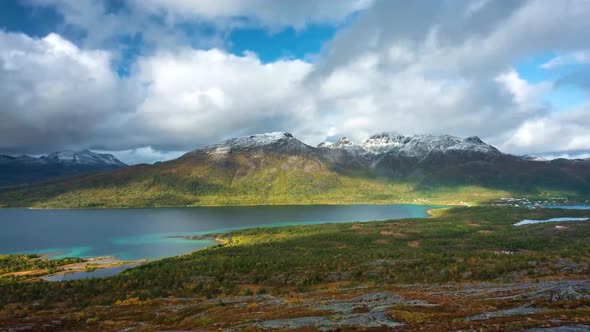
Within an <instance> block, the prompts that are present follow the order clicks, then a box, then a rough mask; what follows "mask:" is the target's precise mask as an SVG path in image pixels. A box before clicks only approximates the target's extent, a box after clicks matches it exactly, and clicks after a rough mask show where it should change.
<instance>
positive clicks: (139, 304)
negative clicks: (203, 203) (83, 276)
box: [0, 206, 590, 330]
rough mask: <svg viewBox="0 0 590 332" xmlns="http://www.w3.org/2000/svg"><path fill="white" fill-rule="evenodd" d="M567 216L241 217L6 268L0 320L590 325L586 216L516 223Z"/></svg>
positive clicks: (81, 324) (476, 211)
mask: <svg viewBox="0 0 590 332" xmlns="http://www.w3.org/2000/svg"><path fill="white" fill-rule="evenodd" d="M563 216H568V217H589V216H590V212H588V211H587V210H586V211H584V210H576V211H574V210H560V209H534V210H531V209H526V208H514V207H483V206H482V207H471V208H468V207H461V208H451V209H444V210H436V211H435V215H434V216H433V217H432V218H426V219H403V220H392V221H384V222H367V223H358V222H357V223H346V224H323V225H312V226H290V227H281V228H257V229H249V230H240V231H235V232H232V233H231V237H232V243H231V244H229V243H225V244H219V245H217V246H215V247H211V248H207V249H204V250H199V251H196V252H193V253H190V254H186V255H182V256H178V257H171V258H166V259H161V260H157V261H153V262H150V263H147V264H144V265H142V266H140V267H137V268H133V269H130V270H127V271H125V272H123V273H121V274H119V275H117V276H115V277H111V278H104V279H89V280H77V281H69V282H59V283H50V282H43V281H35V279H34V278H31V279H27V280H23V279H12V278H0V306H2V309H1V311H0V328H2V327H9V326H20V325H27V324H37V323H38V324H41V323H43V322H47V321H48V320H49V321H51V320H57V321H59V327H60V328H67V329H79V328H83V329H100V330H117V329H122V328H126V327H136V326H139V327H140V328H139V330H155V329H158V328H164V327H165V328H176V329H186V328H199V329H200V328H202V329H213V330H215V329H218V328H236V327H240V326H241V327H244V326H249V327H252V328H253V329H254V327H253V326H257V328H260V329H265V328H270V329H272V328H282V327H284V326H283V325H281V324H283V320H284V319H288V320H291V321H292V320H293V319H302V317H324V318H322V319H324V320H321V319H320V318H317V319H316V318H314V319H315V320H312V321H309V319H310V318H306V320H303V321H302V320H295V321H294V322H300V323H302V324H303V325H301V326H300V328H301V329H303V330H305V328H310V326H311V327H312V328H313V327H315V328H318V327H322V326H333V325H330V324H332V323H334V319H336V318H334V317H332V316H330V315H334V310H336V309H335V308H339V309H338V310H341V309H342V308H343V307H346V308H349V309H350V308H353V307H354V308H353V309H350V310H352V311H350V312H348V311H347V313H346V315H353V316H354V315H357V316H358V315H361V316H362V317H364V319H367V320H368V321H367V322H365V323H366V327H367V328H370V327H371V326H372V327H382V326H393V325H388V324H394V322H395V324H398V323H399V324H403V325H400V326H399V328H400V329H410V330H412V329H418V328H425V327H426V328H427V327H431V330H436V329H437V328H440V329H442V330H445V329H466V328H497V329H518V328H525V327H535V326H545V325H551V326H553V325H571V324H574V323H575V324H590V309H589V305H590V284H589V281H588V275H590V242H588V238H589V236H590V222H568V223H567V225H565V224H564V225H565V226H566V228H563V227H562V228H556V227H555V226H556V224H553V223H543V224H534V225H526V226H519V227H515V226H513V224H514V223H516V222H518V221H520V220H522V219H549V218H553V217H563ZM559 225H561V224H559ZM564 225H561V226H564ZM12 259H15V260H18V258H16V257H15V258H12ZM56 264H58V263H56ZM563 285H572V286H571V287H570V288H571V289H569V288H568V289H566V290H560V288H559V287H561V286H563ZM572 287H573V288H572ZM492 289H493V290H492ZM535 289H537V291H535ZM383 292H385V294H390V295H383ZM556 292H557V293H556ZM484 293H485V294H487V295H485V294H484ZM363 294H364V295H365V296H369V295H367V294H381V295H374V296H377V299H374V298H372V297H371V296H373V295H371V296H369V297H370V298H369V297H367V298H364V297H362V296H363ZM391 294H394V295H395V296H394V295H391ZM469 294H471V295H469ZM478 294H479V295H478ZM482 294H483V295H482ZM556 294H557V295H556ZM484 295H485V296H484ZM358 296H361V298H360V300H359V299H358V298H357V297H358ZM392 296H394V297H392ZM400 297H401V298H403V299H404V301H405V302H404V301H402V300H400ZM352 298H355V300H354V301H353V300H351V299H352ZM394 298H395V299H397V300H395V301H394V300H393V299H394ZM398 300H399V301H398ZM334 301H337V302H334ZM338 301H340V302H338ZM342 301H344V302H346V301H352V302H351V303H352V304H351V303H348V302H346V303H348V304H346V303H344V302H342ZM355 301H356V302H355ZM375 301H377V302H375ZM379 301H381V302H379ZM396 301H397V302H396ZM412 301H414V302H412ZM416 301H418V302H416ZM394 302H395V303H394ZM376 303H380V305H379V306H378V307H375V308H373V307H372V306H374V305H376ZM461 303H463V304H465V305H466V306H465V305H461ZM351 306H352V307H351ZM174 308H176V309H174ZM371 308H373V309H374V310H378V311H379V310H380V311H379V312H380V315H381V314H382V316H379V317H381V318H378V317H377V316H375V311H371V310H373V309H371ZM369 309H370V310H369ZM338 310H336V311H337V312H338ZM342 310H344V309H342ZM347 310H348V309H347ZM155 313H158V314H157V315H156V314H155ZM346 315H344V316H342V315H340V316H338V317H340V318H338V319H344V318H343V317H349V316H346ZM490 315H491V316H490ZM357 316H354V317H356V318H355V319H357V318H358V317H360V316H358V317H357ZM25 317H29V318H28V319H27V320H25ZM59 317H61V318H59ZM325 317H328V318H325ZM329 317H332V318H329ZM350 317H352V316H350ZM354 317H352V318H354ZM352 318H350V319H352ZM358 319H360V318H358ZM379 319H382V321H380V320H379ZM369 321H370V322H369ZM347 322H348V321H347V320H346V319H344V320H343V321H341V322H340V323H341V324H340V325H338V326H341V327H343V328H345V327H346V326H347V324H352V323H351V322H349V323H347ZM140 323H141V325H138V324H140ZM56 324H58V323H56ZM285 324H287V323H285ZM305 324H307V325H305ZM310 324H311V325H310ZM314 324H315V325H314ZM322 324H324V325H322ZM326 324H328V325H326ZM334 324H336V323H334Z"/></svg>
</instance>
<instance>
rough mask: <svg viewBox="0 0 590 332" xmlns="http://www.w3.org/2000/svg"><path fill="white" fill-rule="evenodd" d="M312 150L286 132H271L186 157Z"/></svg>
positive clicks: (308, 151) (213, 146) (304, 151)
mask: <svg viewBox="0 0 590 332" xmlns="http://www.w3.org/2000/svg"><path fill="white" fill-rule="evenodd" d="M313 150H314V148H313V147H311V146H309V145H307V144H305V143H303V142H301V141H300V140H298V139H296V138H295V137H293V135H291V134H290V133H287V132H272V133H265V134H256V135H249V136H242V137H236V138H231V139H228V140H226V141H224V142H222V143H219V144H213V145H209V146H206V147H205V148H202V149H197V150H195V151H192V152H189V153H188V154H187V155H192V154H195V153H201V152H203V151H205V152H207V153H208V154H210V155H225V154H230V153H234V152H243V151H251V152H253V151H274V152H276V153H295V154H302V153H313V152H314V151H313Z"/></svg>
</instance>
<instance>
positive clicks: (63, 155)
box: [41, 150, 127, 167]
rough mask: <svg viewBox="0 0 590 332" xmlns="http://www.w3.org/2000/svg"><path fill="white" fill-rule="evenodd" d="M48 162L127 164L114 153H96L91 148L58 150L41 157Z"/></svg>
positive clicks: (120, 165)
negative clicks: (76, 150)
mask: <svg viewBox="0 0 590 332" xmlns="http://www.w3.org/2000/svg"><path fill="white" fill-rule="evenodd" d="M41 158H43V159H45V160H47V161H48V162H51V163H58V164H72V165H113V166H119V167H123V166H127V165H125V163H123V162H122V161H120V160H119V159H117V158H115V156H113V155H112V154H107V153H95V152H92V151H90V150H83V151H78V152H75V151H58V152H53V153H50V154H49V155H47V156H46V157H41Z"/></svg>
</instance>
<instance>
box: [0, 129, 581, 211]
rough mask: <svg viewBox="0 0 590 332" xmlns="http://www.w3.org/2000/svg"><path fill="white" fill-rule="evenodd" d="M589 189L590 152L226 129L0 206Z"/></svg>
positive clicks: (3, 200) (417, 198)
mask: <svg viewBox="0 0 590 332" xmlns="http://www.w3.org/2000/svg"><path fill="white" fill-rule="evenodd" d="M589 194H590V161H589V160H567V159H557V160H552V161H545V160H537V159H531V158H528V157H521V156H514V155H510V154H506V153H502V152H501V151H499V150H498V149H496V148H495V147H493V146H491V145H489V144H486V143H485V142H483V141H482V140H481V139H479V138H478V137H468V138H458V137H454V136H449V135H442V136H431V135H414V136H404V135H399V134H393V133H379V134H376V135H372V136H370V137H369V138H367V139H366V140H365V141H363V142H361V143H360V144H356V143H354V142H352V141H351V140H349V139H347V138H342V139H340V140H338V141H337V142H334V143H327V142H326V143H321V144H319V145H318V146H317V147H313V146H310V145H307V144H305V143H303V142H301V141H300V140H298V139H296V138H295V137H293V135H291V134H289V133H285V132H275V133H267V134H258V135H251V136H244V137H239V138H232V139H229V140H227V141H225V142H222V143H219V144H214V145H210V146H206V147H204V148H200V149H197V150H194V151H191V152H188V153H186V154H185V155H183V156H181V157H180V158H178V159H175V160H171V161H166V162H161V163H156V164H154V165H136V166H130V167H124V168H120V169H116V170H112V171H109V172H101V173H94V174H87V175H81V176H75V177H72V178H68V179H60V180H55V181H51V182H48V183H44V184H39V185H34V186H28V187H25V188H18V189H13V190H8V191H4V192H3V193H0V204H1V205H4V206H23V205H24V206H43V207H131V206H185V205H239V204H309V203H327V204H328V203H329V204H337V203H445V204H457V203H461V202H463V203H465V202H482V201H489V200H491V199H494V198H498V197H502V196H514V195H523V196H544V197H548V196H563V195H565V196H568V197H588V196H589Z"/></svg>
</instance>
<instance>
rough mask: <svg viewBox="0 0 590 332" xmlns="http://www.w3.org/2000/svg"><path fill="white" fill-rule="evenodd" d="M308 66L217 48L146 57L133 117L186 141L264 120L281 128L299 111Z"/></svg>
mask: <svg viewBox="0 0 590 332" xmlns="http://www.w3.org/2000/svg"><path fill="white" fill-rule="evenodd" d="M310 67H311V65H310V64H308V63H306V62H303V61H300V60H282V61H276V62H273V63H269V64H263V63H261V62H260V60H259V59H258V58H257V57H256V56H255V55H253V54H247V55H245V56H236V55H232V54H229V53H226V52H224V51H221V50H217V49H212V50H209V51H199V50H192V49H181V50H179V51H177V52H163V53H160V54H157V55H154V56H151V57H147V58H142V59H141V60H140V61H139V62H138V64H137V72H138V76H137V78H138V79H139V80H140V81H141V82H142V84H143V85H145V86H146V90H147V91H146V98H145V100H144V101H143V102H142V103H141V105H139V107H138V108H137V112H136V116H135V119H134V122H136V123H137V124H138V125H139V126H141V128H142V129H143V130H146V131H147V132H152V131H157V132H158V133H159V138H160V139H164V138H163V137H162V136H164V137H166V138H165V139H164V140H165V141H169V142H170V144H173V142H175V141H179V142H185V143H183V145H184V146H186V144H187V143H188V144H190V142H193V144H192V146H195V145H196V144H198V143H202V142H204V141H207V140H211V139H214V138H219V136H220V133H224V134H229V133H234V132H241V131H242V130H244V129H249V130H252V128H256V127H258V126H260V125H261V124H262V125H263V126H264V127H265V128H264V129H263V128H260V130H265V129H266V130H273V129H276V130H280V129H283V127H282V126H284V125H286V124H287V123H289V122H290V120H292V119H294V118H296V117H298V114H297V112H298V110H300V109H301V108H300V107H298V106H297V105H300V102H301V100H302V99H303V98H302V97H301V96H300V94H299V91H300V82H301V80H302V79H303V78H304V77H305V75H306V74H307V73H308V71H309V70H310ZM152 144H157V142H154V143H152Z"/></svg>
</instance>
